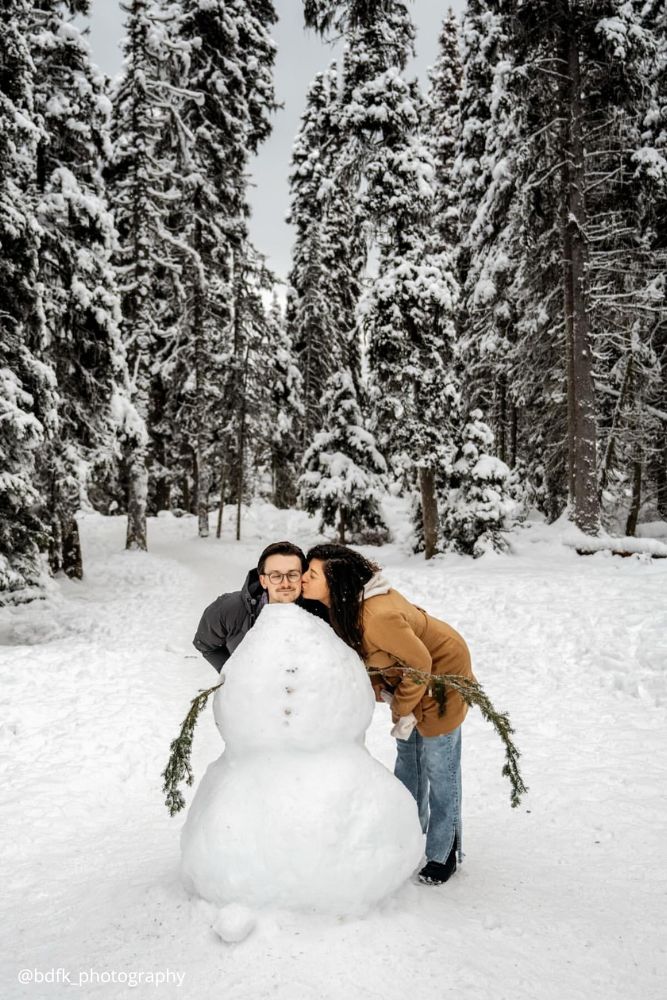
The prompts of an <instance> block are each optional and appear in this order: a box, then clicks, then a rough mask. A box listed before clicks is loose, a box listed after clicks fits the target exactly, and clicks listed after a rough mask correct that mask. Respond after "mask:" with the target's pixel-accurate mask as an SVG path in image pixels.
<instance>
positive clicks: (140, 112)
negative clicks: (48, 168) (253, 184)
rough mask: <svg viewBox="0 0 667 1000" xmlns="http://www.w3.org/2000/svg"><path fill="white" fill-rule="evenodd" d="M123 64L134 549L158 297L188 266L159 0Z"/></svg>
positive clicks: (129, 30)
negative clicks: (167, 140) (171, 148)
mask: <svg viewBox="0 0 667 1000" xmlns="http://www.w3.org/2000/svg"><path fill="white" fill-rule="evenodd" d="M121 6H122V9H123V10H124V12H125V14H126V38H125V43H124V52H125V64H124V68H123V72H122V74H121V77H120V79H119V81H118V83H117V85H116V87H115V90H114V93H113V117H112V142H113V152H112V157H111V162H110V165H109V170H108V179H109V187H110V192H111V199H112V203H113V208H114V217H115V222H116V226H117V229H118V233H119V241H120V246H119V251H118V254H117V259H116V263H117V274H118V280H119V286H120V290H121V296H122V313H123V317H122V337H123V343H124V346H125V349H126V352H127V358H128V363H129V369H130V385H131V393H132V402H133V405H134V409H135V412H136V414H137V417H138V419H137V420H135V421H133V422H131V423H128V425H127V426H126V427H124V428H123V443H124V458H125V464H126V476H127V483H128V501H127V540H126V545H127V548H129V549H145V548H146V547H147V539H146V503H147V493H148V470H147V459H148V446H149V437H148V432H147V428H146V424H147V422H148V419H149V413H150V397H151V371H152V366H153V362H154V358H155V356H156V354H157V353H158V348H159V346H160V342H161V327H160V323H159V315H160V314H159V312H158V311H157V310H156V302H160V301H161V300H162V296H161V295H160V294H159V293H160V291H161V290H162V288H163V287H164V274H165V271H167V272H170V273H171V274H172V275H175V274H177V273H178V272H179V270H180V269H181V267H182V244H181V243H180V241H178V240H177V239H175V237H174V236H173V234H172V232H171V230H170V228H169V225H168V222H169V207H170V204H171V202H172V201H173V198H174V195H173V194H172V191H173V189H174V185H175V182H176V180H177V176H176V169H175V162H174V160H173V159H167V158H164V157H163V158H160V157H159V156H158V155H157V149H158V145H159V142H160V138H161V134H162V129H163V128H164V125H165V121H166V119H167V118H168V117H169V114H170V110H169V109H170V108H171V107H173V106H174V101H175V100H178V99H180V93H179V92H178V88H176V87H175V86H174V83H173V71H172V68H171V64H170V59H171V57H172V47H171V44H170V42H171V39H170V35H169V31H168V28H167V25H166V23H165V18H164V17H163V16H162V15H163V10H162V8H161V4H160V2H159V0H128V3H127V4H125V5H121Z"/></svg>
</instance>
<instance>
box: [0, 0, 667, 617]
mask: <svg viewBox="0 0 667 1000" xmlns="http://www.w3.org/2000/svg"><path fill="white" fill-rule="evenodd" d="M88 7H89V4H88V0H38V2H34V3H31V2H28V0H3V3H2V31H1V32H0V332H1V342H0V375H1V383H2V391H1V393H0V454H1V459H2V468H1V471H0V592H2V601H3V602H10V603H11V602H23V601H28V600H30V599H31V598H33V597H35V596H38V595H39V594H40V591H41V588H42V587H43V585H44V579H45V575H46V574H48V573H49V572H50V573H51V574H56V573H61V572H64V573H65V574H66V575H67V576H70V577H74V578H77V577H81V575H82V574H83V571H84V566H83V559H82V553H81V545H80V541H79V534H78V528H77V512H79V511H81V510H84V511H85V510H95V511H99V512H101V513H103V514H105V515H119V516H120V515H124V516H125V515H126V516H127V542H126V544H127V547H128V548H130V549H146V548H147V547H150V538H149V536H148V532H147V527H146V525H147V517H148V516H152V515H156V514H157V513H158V512H159V511H165V510H168V511H171V512H173V513H174V514H177V515H178V514H183V513H187V514H194V515H195V516H196V518H197V522H196V523H197V524H198V530H199V534H200V535H201V536H205V535H207V534H208V532H209V530H214V531H215V530H216V518H215V514H216V512H217V513H218V518H217V531H218V533H219V532H220V531H221V516H220V515H221V513H222V510H223V507H224V505H225V504H236V505H237V508H238V519H237V537H239V536H240V533H241V531H242V527H243V525H242V513H243V509H244V505H245V504H248V503H250V502H251V501H252V500H253V499H255V498H261V499H264V500H269V501H271V502H272V503H273V504H275V506H276V507H277V508H281V509H284V508H292V507H299V508H301V509H302V510H305V511H307V512H309V513H315V514H317V515H318V516H319V517H320V518H321V527H322V530H323V531H324V532H325V533H327V532H328V533H329V536H330V537H331V538H332V539H334V538H335V539H338V540H340V541H343V542H345V543H349V542H352V543H362V544H380V543H382V542H383V541H385V540H386V539H387V538H388V527H387V525H386V524H385V521H384V518H383V513H382V506H381V498H382V497H383V495H386V494H387V493H390V494H392V495H394V496H401V497H408V498H410V499H411V502H412V512H413V513H412V517H413V520H414V544H415V549H416V551H421V552H423V553H424V555H425V557H426V558H427V559H428V558H430V557H431V556H433V555H434V554H435V553H438V552H444V551H448V550H453V551H455V552H458V553H462V554H468V555H472V556H476V555H480V554H481V553H483V552H485V551H487V550H489V549H500V550H502V548H503V547H504V545H505V538H506V534H507V532H508V531H509V530H511V528H512V526H513V525H514V524H516V523H517V522H520V521H521V520H522V519H523V518H524V517H525V516H526V514H527V512H528V511H537V512H539V514H540V515H541V516H542V517H543V518H544V519H545V520H546V521H547V522H549V523H551V522H554V521H556V520H557V519H559V518H561V517H565V518H566V519H567V520H568V521H571V522H572V523H573V525H574V526H576V528H577V529H578V530H579V532H580V533H581V534H582V536H591V537H595V536H598V535H599V534H600V532H601V531H602V532H607V533H609V534H610V535H611V536H616V537H618V538H621V539H623V538H625V539H626V540H627V539H628V537H630V536H633V535H634V534H635V532H636V529H637V525H638V523H639V522H640V521H641V520H659V519H667V446H666V438H665V421H666V420H667V289H666V286H665V269H666V264H667V11H666V9H665V5H664V3H663V2H662V0H629V2H627V0H626V2H621V0H577V2H574V0H548V2H545V0H532V2H526V0H488V2H486V0H469V2H468V3H467V6H466V10H465V13H464V16H463V17H462V18H461V19H460V20H459V19H457V18H456V17H455V16H454V14H453V13H452V12H451V11H450V12H449V13H448V12H447V11H446V9H443V21H442V29H441V34H440V38H439V52H438V58H437V61H436V62H435V64H434V66H433V67H432V70H431V72H430V78H429V85H428V87H427V88H422V87H421V86H420V85H419V83H418V82H417V80H416V79H413V78H411V77H410V75H409V74H408V73H407V71H406V66H407V64H408V62H409V59H410V56H411V54H412V51H413V47H414V42H415V30H414V25H413V22H412V20H411V15H410V9H409V4H408V3H407V2H403V0H377V2H370V0H305V2H304V4H303V16H304V23H305V25H306V26H307V27H308V28H309V29H311V30H312V31H315V32H318V33H320V34H321V35H322V36H323V37H325V38H341V39H343V42H344V46H343V49H342V56H341V57H340V58H339V59H338V60H337V61H334V62H331V63H330V64H329V65H323V66H322V70H321V72H320V73H318V74H317V76H316V77H315V78H314V79H313V80H312V83H311V86H310V88H309V90H308V93H307V98H306V104H305V107H304V109H303V114H302V117H301V124H300V128H299V131H298V134H297V135H296V136H295V139H294V146H293V153H292V164H291V173H290V191H291V200H290V205H289V219H290V222H291V224H292V226H293V229H294V233H295V241H294V246H293V255H292V265H291V271H290V274H289V279H288V284H287V288H286V290H285V288H284V287H281V286H279V284H278V282H277V279H276V277H275V275H274V274H272V272H271V269H270V266H269V264H268V263H267V260H266V258H265V256H264V255H263V253H262V247H258V246H254V245H253V244H252V242H251V240H250V238H249V235H248V225H247V220H248V213H249V207H248V183H249V179H248V175H249V164H250V162H251V158H252V157H253V155H254V154H255V153H256V152H257V150H258V148H259V147H260V145H261V144H262V143H263V142H264V141H265V140H266V139H267V137H268V136H269V134H270V131H271V127H272V116H273V115H274V113H275V111H276V108H277V98H276V95H275V92H274V82H273V65H274V60H275V53H276V47H275V43H274V42H273V40H272V27H273V25H274V24H275V21H276V13H275V10H274V7H273V4H272V3H271V0H232V2H225V3H223V2H207V3H203V2H201V0H127V3H126V4H125V5H124V11H125V40H124V56H125V61H124V68H123V71H122V73H121V74H120V76H119V77H117V78H116V79H114V80H112V81H110V80H109V79H107V78H106V77H104V76H103V75H102V74H101V73H100V72H99V71H98V69H97V68H96V66H95V65H94V63H93V61H92V59H91V54H90V49H89V45H88V41H87V38H86V33H85V30H82V28H81V27H80V23H81V17H82V16H85V15H86V14H87V13H88ZM211 515H212V517H210V516H211ZM210 520H211V522H212V523H211V528H209V521H210ZM227 530H228V529H227ZM619 545H620V542H619ZM621 547H622V546H621Z"/></svg>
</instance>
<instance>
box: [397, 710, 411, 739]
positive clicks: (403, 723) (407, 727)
mask: <svg viewBox="0 0 667 1000" xmlns="http://www.w3.org/2000/svg"><path fill="white" fill-rule="evenodd" d="M416 725H417V719H416V718H415V714H414V712H410V714H409V715H402V716H401V718H400V719H399V720H398V722H397V723H396V725H395V726H394V728H393V729H392V731H391V735H392V736H394V737H395V738H396V739H397V740H409V739H410V737H411V735H412V730H413V729H414V728H415V726H416Z"/></svg>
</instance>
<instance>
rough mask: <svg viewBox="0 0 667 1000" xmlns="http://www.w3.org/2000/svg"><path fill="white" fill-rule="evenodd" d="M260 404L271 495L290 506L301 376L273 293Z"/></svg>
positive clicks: (277, 502) (300, 412) (294, 490)
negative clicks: (262, 398)
mask: <svg viewBox="0 0 667 1000" xmlns="http://www.w3.org/2000/svg"><path fill="white" fill-rule="evenodd" d="M261 350H262V355H263V364H262V366H261V367H262V368H264V371H265V377H263V378H261V383H262V385H263V387H264V394H265V399H264V405H261V404H260V409H261V411H262V413H263V414H265V424H266V430H267V436H268V450H269V455H270V468H271V481H272V487H273V488H272V498H273V502H274V504H275V505H276V507H278V508H287V507H293V506H294V504H295V502H296V496H297V488H296V483H297V478H298V472H297V467H298V459H299V455H300V449H299V430H300V425H301V421H302V419H303V380H302V378H301V372H300V371H299V368H298V365H297V359H296V354H295V351H294V347H293V344H292V338H291V336H290V334H289V331H288V330H287V326H286V323H285V318H284V316H283V314H282V311H281V309H280V305H279V303H278V300H277V298H276V297H275V295H274V298H273V301H272V303H271V308H270V310H269V313H268V316H267V324H266V336H265V338H264V340H263V342H262V345H261Z"/></svg>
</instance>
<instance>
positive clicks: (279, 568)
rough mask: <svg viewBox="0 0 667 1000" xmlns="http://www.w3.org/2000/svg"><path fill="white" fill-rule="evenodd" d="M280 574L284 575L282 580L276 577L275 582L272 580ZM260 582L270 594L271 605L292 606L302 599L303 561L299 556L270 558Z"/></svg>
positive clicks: (265, 564)
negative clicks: (298, 599)
mask: <svg viewBox="0 0 667 1000" xmlns="http://www.w3.org/2000/svg"><path fill="white" fill-rule="evenodd" d="M279 573H282V574H283V576H282V577H281V578H279V577H278V576H277V575H276V577H275V580H272V579H271V577H272V576H273V575H274V574H279ZM286 573H288V574H289V576H285V574H286ZM290 577H291V579H290ZM259 582H260V583H261V585H262V587H263V588H264V590H266V591H267V592H268V595H269V604H292V603H293V602H294V601H296V600H297V598H299V597H301V560H300V559H299V557H298V556H269V558H268V559H267V560H266V562H265V563H264V572H263V573H261V574H260V577H259Z"/></svg>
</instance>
